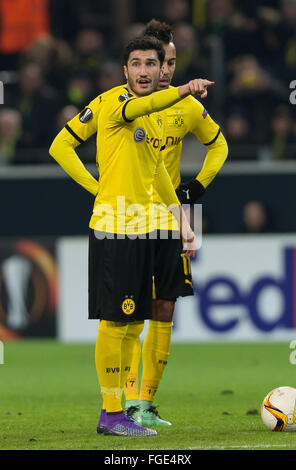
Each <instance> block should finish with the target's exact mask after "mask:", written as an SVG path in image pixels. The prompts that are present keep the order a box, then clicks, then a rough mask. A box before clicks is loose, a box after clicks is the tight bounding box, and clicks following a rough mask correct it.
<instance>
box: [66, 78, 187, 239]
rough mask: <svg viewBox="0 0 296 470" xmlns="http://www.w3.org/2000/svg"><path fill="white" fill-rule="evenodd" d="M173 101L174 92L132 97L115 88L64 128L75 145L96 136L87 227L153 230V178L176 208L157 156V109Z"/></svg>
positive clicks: (160, 138) (160, 115) (160, 116)
mask: <svg viewBox="0 0 296 470" xmlns="http://www.w3.org/2000/svg"><path fill="white" fill-rule="evenodd" d="M179 100H180V97H179V94H178V90H177V89H175V90H174V91H173V90H170V91H169V90H165V91H161V92H156V93H153V95H149V96H145V97H141V98H137V97H135V96H134V95H133V94H131V93H129V91H128V90H127V88H126V87H125V86H120V87H115V88H113V89H111V90H109V91H108V92H106V93H103V94H102V95H99V96H98V97H97V98H96V99H95V100H93V101H92V102H91V103H90V104H89V105H88V106H87V107H86V108H85V109H84V110H83V111H82V112H81V113H80V114H79V115H78V116H75V117H74V119H72V120H71V121H69V122H68V124H67V126H66V130H67V131H68V132H69V133H70V134H71V136H73V137H74V138H75V139H76V140H77V144H78V143H82V142H84V141H85V140H87V139H88V138H89V137H90V136H91V135H93V134H94V133H95V132H97V156H96V161H97V165H98V169H99V175H100V177H99V181H98V190H97V195H96V199H95V204H94V209H93V214H92V217H91V220H90V228H93V229H95V230H97V231H104V232H110V233H122V234H133V233H147V232H149V231H152V230H154V229H155V228H156V225H155V220H154V216H153V205H152V195H153V184H154V183H155V182H156V181H157V180H158V181H160V179H159V178H157V175H158V174H159V175H160V174H161V175H162V178H163V177H164V178H165V182H164V181H163V184H164V186H165V187H167V186H168V200H167V202H168V201H169V202H170V203H172V204H178V199H177V198H176V196H175V194H174V188H173V186H172V183H171V181H170V178H169V176H168V175H167V172H166V170H165V167H164V164H163V160H162V157H161V153H160V152H161V149H163V142H164V131H165V122H164V121H165V113H164V112H163V111H162V110H163V109H164V108H165V107H166V106H167V105H168V104H174V103H175V102H177V101H179ZM131 102H133V103H132V104H130V103H131ZM164 172H165V175H164ZM160 184H161V183H160ZM161 189H162V188H161Z"/></svg>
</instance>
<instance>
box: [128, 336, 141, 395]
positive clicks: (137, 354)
mask: <svg viewBox="0 0 296 470" xmlns="http://www.w3.org/2000/svg"><path fill="white" fill-rule="evenodd" d="M140 358H141V340H140V337H138V339H137V340H136V343H135V345H134V350H133V358H132V363H131V369H130V371H129V374H128V377H127V380H126V383H125V386H124V394H125V399H126V400H138V399H139V380H138V373H139V364H140Z"/></svg>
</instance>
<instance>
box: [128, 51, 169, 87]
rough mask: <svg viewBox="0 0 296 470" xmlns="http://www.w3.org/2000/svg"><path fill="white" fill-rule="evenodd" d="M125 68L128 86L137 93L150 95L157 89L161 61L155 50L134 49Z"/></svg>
mask: <svg viewBox="0 0 296 470" xmlns="http://www.w3.org/2000/svg"><path fill="white" fill-rule="evenodd" d="M123 70H124V75H125V78H126V79H127V86H128V88H129V90H130V91H132V92H133V93H134V94H135V95H137V96H145V95H150V93H153V92H154V91H156V90H157V86H158V81H159V76H160V62H159V59H158V55H157V52H156V51H155V50H153V49H152V50H148V51H132V52H131V53H130V56H129V59H128V63H127V65H126V66H124V68H123Z"/></svg>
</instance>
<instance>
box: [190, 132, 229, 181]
mask: <svg viewBox="0 0 296 470" xmlns="http://www.w3.org/2000/svg"><path fill="white" fill-rule="evenodd" d="M227 155H228V145H227V142H226V140H225V137H224V135H223V134H222V132H219V135H218V137H217V138H216V140H215V142H213V143H212V144H209V145H208V153H207V155H206V158H205V160H204V163H203V166H202V169H201V170H200V172H199V173H198V175H197V176H196V179H197V181H199V182H200V183H201V184H202V186H203V187H204V188H206V187H207V186H208V185H209V184H210V183H211V181H213V179H214V178H215V176H216V175H217V173H218V172H219V170H220V169H221V168H222V166H223V164H224V162H225V160H226V158H227Z"/></svg>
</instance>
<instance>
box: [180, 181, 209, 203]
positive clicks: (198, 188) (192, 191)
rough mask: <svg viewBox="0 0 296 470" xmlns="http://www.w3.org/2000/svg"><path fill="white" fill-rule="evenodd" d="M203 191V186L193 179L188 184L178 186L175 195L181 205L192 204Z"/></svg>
mask: <svg viewBox="0 0 296 470" xmlns="http://www.w3.org/2000/svg"><path fill="white" fill-rule="evenodd" d="M205 191H206V190H205V188H204V186H203V185H202V184H201V183H200V181H198V180H197V179H196V178H195V179H193V180H191V181H189V182H188V183H183V184H180V185H179V186H178V188H177V189H176V194H177V196H178V199H179V201H180V202H181V204H194V203H195V202H196V201H197V200H198V199H199V198H200V197H201V196H202V195H203V194H204V193H205Z"/></svg>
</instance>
